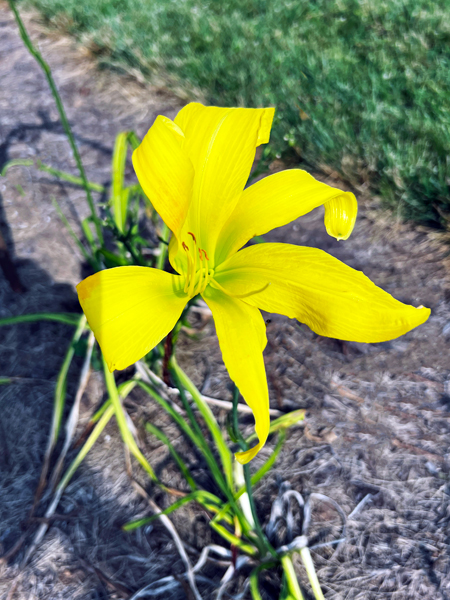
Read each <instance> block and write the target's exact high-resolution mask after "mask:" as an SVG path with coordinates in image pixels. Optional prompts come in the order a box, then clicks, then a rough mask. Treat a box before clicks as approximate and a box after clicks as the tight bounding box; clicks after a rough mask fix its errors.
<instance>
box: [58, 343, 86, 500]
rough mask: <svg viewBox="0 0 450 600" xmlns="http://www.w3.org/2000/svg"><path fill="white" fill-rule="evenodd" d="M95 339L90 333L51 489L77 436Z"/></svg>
mask: <svg viewBox="0 0 450 600" xmlns="http://www.w3.org/2000/svg"><path fill="white" fill-rule="evenodd" d="M94 342H95V337H94V334H93V333H92V331H91V332H90V333H89V337H88V342H87V348H86V356H85V358H84V363H83V367H82V369H81V373H80V382H79V384H78V390H77V393H76V395H75V400H74V403H73V405H72V408H71V410H70V414H69V417H68V418H67V421H66V439H65V440H64V446H63V448H62V450H61V453H60V455H59V458H58V462H57V463H56V465H55V468H54V469H53V473H52V476H51V479H50V487H51V488H53V487H54V486H55V484H56V482H57V481H58V478H59V475H60V473H61V470H62V468H63V464H64V460H65V458H66V454H67V452H68V451H69V448H70V446H71V444H72V439H73V436H74V434H75V429H76V427H77V423H78V415H79V412H80V402H81V398H82V396H83V394H84V390H85V389H86V385H87V382H88V379H89V373H90V366H91V356H92V349H93V347H94Z"/></svg>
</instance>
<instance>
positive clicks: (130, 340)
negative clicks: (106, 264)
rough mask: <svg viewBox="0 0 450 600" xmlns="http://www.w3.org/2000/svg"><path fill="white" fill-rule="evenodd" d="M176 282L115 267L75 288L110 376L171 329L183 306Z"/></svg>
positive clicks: (158, 273) (157, 274)
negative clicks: (110, 372) (111, 372)
mask: <svg viewBox="0 0 450 600" xmlns="http://www.w3.org/2000/svg"><path fill="white" fill-rule="evenodd" d="M180 280H181V277H177V276H176V275H170V274H169V273H165V272H164V271H160V270H158V269H151V268H149V267H116V268H114V269H107V270H106V271H99V272H98V273H95V275H91V276H90V277H87V278H86V279H84V280H83V281H82V282H81V283H79V284H78V285H77V292H78V298H79V300H80V304H81V308H82V309H83V311H84V314H85V315H86V317H87V320H88V323H89V325H90V327H91V329H92V331H93V332H94V334H95V337H96V338H97V341H98V343H99V344H100V347H101V349H102V352H103V355H104V357H105V359H106V362H107V364H108V367H109V370H110V371H113V370H114V369H125V368H126V367H128V366H129V365H131V364H133V363H134V362H136V361H137V360H139V359H140V358H142V357H143V356H145V355H146V354H147V352H149V351H150V350H151V349H152V348H154V347H155V346H156V345H157V344H158V343H159V342H160V341H161V340H162V339H163V338H164V337H165V336H166V335H167V334H168V333H169V331H171V330H172V329H173V327H174V325H175V324H176V322H177V321H178V318H179V317H180V315H181V313H182V311H183V308H184V307H185V305H186V302H187V296H186V295H185V294H183V292H182V287H181V283H180ZM180 288H181V289H180Z"/></svg>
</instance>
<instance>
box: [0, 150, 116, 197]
mask: <svg viewBox="0 0 450 600" xmlns="http://www.w3.org/2000/svg"><path fill="white" fill-rule="evenodd" d="M11 167H35V168H36V169H38V170H39V171H44V172H46V173H50V174H51V175H54V176H55V177H58V179H62V180H63V181H67V182H68V183H73V184H75V185H79V186H81V187H83V180H82V179H81V177H76V176H75V175H71V174H70V173H66V172H65V171H60V170H59V169H54V168H53V167H51V166H50V165H46V164H45V163H43V162H42V161H41V160H39V158H37V159H36V160H33V159H32V158H14V159H13V160H9V161H8V162H7V163H5V165H4V166H3V169H2V171H1V173H0V176H1V177H5V176H6V173H7V172H8V171H9V169H10V168H11ZM88 186H89V188H90V189H91V190H92V191H93V192H99V193H103V192H104V191H105V188H104V186H103V185H100V184H99V183H94V182H92V181H88Z"/></svg>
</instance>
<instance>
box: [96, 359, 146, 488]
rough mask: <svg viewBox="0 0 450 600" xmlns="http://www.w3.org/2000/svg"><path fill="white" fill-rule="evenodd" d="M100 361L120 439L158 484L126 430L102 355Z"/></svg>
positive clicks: (124, 418)
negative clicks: (101, 361)
mask: <svg viewBox="0 0 450 600" xmlns="http://www.w3.org/2000/svg"><path fill="white" fill-rule="evenodd" d="M102 360H103V373H104V377H105V382H106V388H107V390H108V394H109V397H110V399H111V402H112V405H113V406H114V412H115V414H116V420H117V425H118V427H119V431H120V434H121V436H122V439H123V441H124V443H125V445H126V446H127V447H128V448H129V450H130V452H131V453H132V454H133V456H134V457H135V459H136V460H137V461H138V463H139V464H140V465H141V467H142V468H143V469H144V471H146V472H147V474H148V475H149V477H150V479H152V480H153V481H154V482H158V478H157V477H156V474H155V472H154V470H153V468H152V467H151V466H150V463H149V462H148V461H147V459H146V458H145V456H144V455H143V454H142V452H141V451H140V450H139V447H138V445H137V443H136V441H135V439H134V437H133V435H132V433H131V431H130V430H129V428H128V425H127V418H126V415H125V410H124V408H123V406H122V403H121V401H120V398H119V392H118V390H117V386H116V382H115V380H114V375H113V374H112V373H110V372H109V369H108V365H107V364H106V361H105V359H104V357H103V355H102Z"/></svg>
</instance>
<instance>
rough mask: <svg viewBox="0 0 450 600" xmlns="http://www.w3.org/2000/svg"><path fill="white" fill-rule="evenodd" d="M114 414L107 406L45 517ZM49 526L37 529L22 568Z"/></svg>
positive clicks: (60, 485) (50, 514)
mask: <svg viewBox="0 0 450 600" xmlns="http://www.w3.org/2000/svg"><path fill="white" fill-rule="evenodd" d="M113 414H114V407H113V406H112V404H111V405H110V406H109V407H108V408H107V410H106V411H105V412H104V413H103V416H102V417H101V419H100V420H99V422H98V423H97V425H96V426H95V428H94V430H93V431H92V433H91V434H90V436H89V437H88V439H87V440H86V442H85V444H84V446H83V447H82V449H81V450H80V452H79V453H78V454H77V456H76V458H75V460H73V462H72V463H71V465H70V467H69V468H68V469H67V471H66V472H65V474H64V477H63V478H62V479H61V481H60V482H59V484H58V487H57V488H56V490H55V494H54V497H53V500H52V502H51V504H50V506H49V507H48V509H47V510H46V512H45V518H47V519H49V518H50V517H52V515H53V514H54V512H55V510H56V509H57V507H58V504H59V501H60V500H61V497H62V495H63V493H64V490H65V489H66V487H67V485H68V483H69V481H70V480H71V478H72V477H73V474H74V473H75V471H76V470H77V469H78V467H79V466H80V464H81V462H82V461H83V460H84V458H85V457H86V455H87V453H88V452H89V450H90V449H91V448H92V446H93V445H94V444H95V442H96V441H97V439H98V437H99V436H100V434H101V433H102V431H103V430H104V428H105V427H106V425H107V424H108V422H109V420H110V419H111V417H112V416H113ZM48 527H49V525H48V523H42V524H41V526H40V527H39V529H38V530H37V532H36V535H35V536H34V538H33V542H32V543H31V545H30V547H29V548H28V550H27V552H26V554H25V557H24V559H23V561H22V564H21V568H23V567H24V566H25V565H26V564H27V562H28V561H29V559H30V558H31V555H32V554H33V552H34V550H35V548H36V546H37V545H38V544H39V543H40V542H41V540H42V538H43V537H44V535H45V533H46V531H47V529H48Z"/></svg>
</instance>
